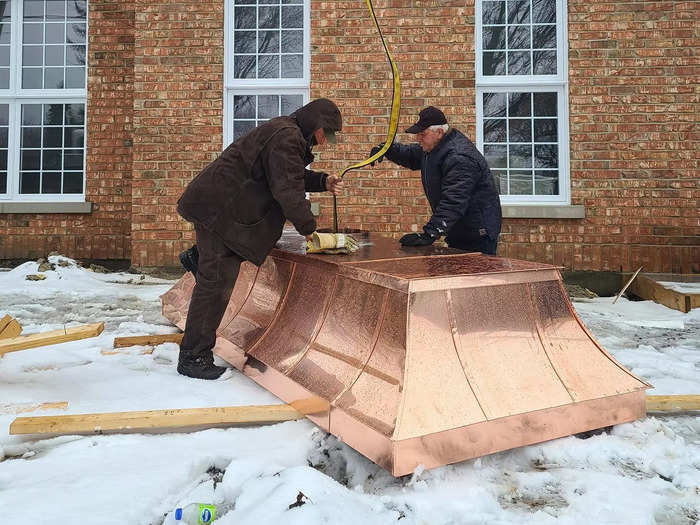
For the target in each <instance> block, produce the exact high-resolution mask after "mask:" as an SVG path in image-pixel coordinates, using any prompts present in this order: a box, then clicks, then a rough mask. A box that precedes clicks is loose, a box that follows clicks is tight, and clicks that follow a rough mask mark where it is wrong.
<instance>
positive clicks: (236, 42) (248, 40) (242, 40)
mask: <svg viewBox="0 0 700 525" xmlns="http://www.w3.org/2000/svg"><path fill="white" fill-rule="evenodd" d="M233 35H234V36H233V52H234V53H255V31H234V33H233Z"/></svg>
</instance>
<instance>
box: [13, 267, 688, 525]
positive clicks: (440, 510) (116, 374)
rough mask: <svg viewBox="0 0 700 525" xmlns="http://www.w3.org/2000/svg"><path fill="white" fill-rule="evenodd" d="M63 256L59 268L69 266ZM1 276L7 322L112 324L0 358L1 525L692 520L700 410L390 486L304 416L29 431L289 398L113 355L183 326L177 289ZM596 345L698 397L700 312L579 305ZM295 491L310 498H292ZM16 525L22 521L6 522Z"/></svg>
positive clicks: (66, 271) (164, 284)
mask: <svg viewBox="0 0 700 525" xmlns="http://www.w3.org/2000/svg"><path fill="white" fill-rule="evenodd" d="M61 260H64V261H66V262H64V263H63V264H64V266H61V265H59V263H60V261H61ZM50 262H52V263H54V264H55V265H56V267H55V270H52V271H46V272H42V273H43V274H44V275H46V279H45V280H41V281H28V280H26V279H25V277H26V275H28V274H36V273H38V272H37V263H35V262H27V263H25V264H23V265H21V266H19V267H17V268H14V269H13V270H11V271H4V272H0V290H2V292H1V295H0V316H1V315H3V314H4V313H9V314H10V315H12V316H14V317H16V318H17V319H18V320H19V321H20V323H21V324H22V325H23V327H24V333H31V332H38V331H45V330H53V329H56V328H60V327H63V326H64V325H66V324H67V325H73V324H78V323H91V322H98V321H104V322H105V331H104V333H103V334H102V335H101V336H99V337H96V338H93V339H87V340H82V341H75V342H70V343H64V344H61V345H55V346H52V347H43V348H37V349H32V350H27V351H21V352H13V353H9V354H7V355H5V357H4V358H3V359H2V360H0V523H10V521H9V520H10V518H11V517H12V519H19V521H17V522H18V523H19V522H21V523H31V524H34V525H41V524H52V525H56V524H60V525H73V524H75V525H79V524H84V523H90V524H91V525H108V524H109V525H117V524H118V525H166V524H170V523H173V519H174V517H173V512H172V511H173V509H174V508H175V507H177V506H183V505H186V504H187V503H189V502H194V501H197V502H214V503H216V504H217V505H218V508H219V514H220V515H221V517H220V518H219V520H218V521H217V523H221V525H226V524H229V525H232V524H236V525H242V524H251V525H261V524H268V523H270V524H272V523H275V524H276V523H285V525H293V524H304V525H309V524H310V525H315V524H322V523H330V524H357V523H362V524H363V525H373V524H387V523H398V524H399V525H401V524H417V525H418V524H468V525H472V524H473V525H476V524H489V525H491V524H503V525H505V524H508V525H510V524H521V523H522V524H549V523H556V524H611V525H619V524H630V525H643V524H660V525H661V524H663V525H692V524H696V523H698V521H699V520H700V417H693V416H690V415H685V416H668V417H648V418H646V419H644V420H641V421H637V422H634V423H631V424H625V425H619V426H617V427H615V428H613V430H612V432H611V433H609V434H607V433H603V434H599V435H595V436H592V437H589V438H588V439H581V438H578V437H567V438H563V439H557V440H554V441H550V442H547V443H542V444H539V445H533V446H529V447H524V448H520V449H517V450H512V451H507V452H503V453H499V454H493V455H491V456H487V457H483V458H480V459H476V460H472V461H465V462H463V463H460V464H457V465H451V466H447V467H443V468H439V469H435V470H431V471H422V472H421V471H417V472H415V473H414V474H413V475H412V476H406V477H404V478H399V479H394V478H393V477H391V476H390V475H389V474H387V473H386V472H384V471H383V470H381V469H379V468H378V467H376V466H375V465H374V464H373V463H372V462H370V461H369V460H367V459H365V458H364V457H363V456H361V455H360V454H359V453H357V452H355V451H354V450H352V449H350V448H349V447H347V446H346V445H344V444H343V443H340V442H339V441H338V440H337V439H335V438H334V437H333V436H329V435H327V434H325V433H324V432H322V431H320V430H318V429H317V428H316V427H314V425H313V424H311V423H310V422H308V421H305V420H304V421H294V422H287V423H282V424H277V425H271V426H263V427H257V428H255V427H248V428H231V429H210V430H205V431H200V432H193V433H180V434H158V435H143V434H124V435H103V436H83V437H81V436H65V437H55V438H50V439H36V438H34V439H31V438H27V437H21V436H9V435H8V427H9V425H10V423H11V422H12V420H13V419H14V418H15V417H16V414H15V413H12V412H13V411H14V410H16V407H17V406H18V405H25V404H32V403H42V402H55V401H67V402H68V403H69V407H68V409H67V410H65V411H61V410H53V411H51V410H44V411H40V412H32V413H31V414H29V415H49V414H62V413H84V412H109V411H128V410H149V409H162V408H187V407H204V406H226V405H247V404H272V403H277V402H279V401H278V400H277V399H276V398H275V397H274V396H272V395H271V394H269V393H267V392H266V391H265V390H263V389H262V388H260V387H258V386H257V385H256V384H254V383H253V382H252V381H250V380H249V379H248V378H246V377H244V376H242V375H241V374H239V373H235V374H234V376H233V377H232V378H231V379H229V380H227V381H214V382H207V381H199V380H194V379H189V378H185V377H182V376H179V375H178V374H177V372H176V371H175V363H176V361H177V350H178V348H177V345H175V344H163V345H160V346H158V347H156V348H155V350H154V351H153V353H152V354H147V353H142V351H143V350H144V349H145V348H144V347H132V348H128V349H123V351H122V352H120V353H117V354H106V355H105V354H103V353H102V352H101V351H102V350H111V349H112V341H113V338H114V337H115V336H127V335H140V334H146V333H169V332H175V331H176V329H175V327H173V326H171V325H170V324H169V323H168V321H166V320H165V319H164V318H163V317H162V316H161V314H160V300H159V295H160V294H162V293H164V292H165V291H166V290H167V289H168V288H169V287H170V286H171V284H172V282H171V281H163V280H158V279H154V278H151V277H145V276H144V277H142V276H140V275H134V274H129V273H108V274H100V273H95V272H91V271H88V270H85V269H83V268H80V267H77V266H76V265H75V264H74V263H73V262H72V261H70V260H68V259H66V258H63V257H59V256H52V257H51V258H50ZM574 305H575V307H576V309H577V310H578V312H579V314H580V315H581V317H582V318H583V320H584V322H585V323H586V324H587V326H588V327H589V328H590V329H591V330H592V332H593V333H594V334H595V336H596V337H597V338H598V340H599V341H600V342H601V343H602V344H603V345H604V346H605V347H606V348H607V349H608V350H609V351H611V352H612V353H613V354H614V356H615V357H616V358H617V359H618V360H620V361H621V362H622V363H623V364H624V365H626V366H627V367H628V368H630V369H631V370H632V372H634V373H635V374H637V375H639V376H642V377H643V378H645V379H646V380H648V381H649V382H651V383H652V384H654V385H655V387H656V388H655V389H654V390H652V391H650V392H649V393H651V394H700V309H696V310H695V311H692V312H691V313H689V314H682V313H680V312H676V311H675V310H670V309H668V308H665V307H663V306H660V305H657V304H655V303H651V302H629V301H627V300H625V299H620V300H619V301H618V302H617V303H616V304H615V305H613V304H612V299H611V298H600V299H592V300H585V301H577V302H575V303H574ZM300 493H301V494H303V496H300V498H301V501H302V502H304V504H303V505H299V506H296V507H293V508H291V509H290V508H289V506H290V504H292V503H294V502H296V501H297V497H298V496H299V495H300ZM12 522H13V523H14V521H12Z"/></svg>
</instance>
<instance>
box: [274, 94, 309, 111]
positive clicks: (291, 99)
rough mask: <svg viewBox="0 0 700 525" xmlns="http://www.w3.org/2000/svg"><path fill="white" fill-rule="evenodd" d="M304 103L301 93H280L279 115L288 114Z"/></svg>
mask: <svg viewBox="0 0 700 525" xmlns="http://www.w3.org/2000/svg"><path fill="white" fill-rule="evenodd" d="M303 105H304V97H303V96H302V95H282V101H281V106H282V107H281V111H280V115H289V114H291V113H294V112H295V111H296V110H297V109H299V108H300V107H301V106H303Z"/></svg>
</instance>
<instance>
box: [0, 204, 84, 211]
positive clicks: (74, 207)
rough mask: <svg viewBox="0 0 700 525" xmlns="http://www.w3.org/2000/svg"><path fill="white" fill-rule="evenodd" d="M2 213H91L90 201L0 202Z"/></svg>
mask: <svg viewBox="0 0 700 525" xmlns="http://www.w3.org/2000/svg"><path fill="white" fill-rule="evenodd" d="M2 213H92V202H0V214H2Z"/></svg>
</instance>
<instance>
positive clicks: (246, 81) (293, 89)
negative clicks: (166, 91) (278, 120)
mask: <svg viewBox="0 0 700 525" xmlns="http://www.w3.org/2000/svg"><path fill="white" fill-rule="evenodd" d="M303 4H304V29H303V32H304V44H303V49H302V52H303V54H304V58H303V61H302V67H303V74H302V77H300V78H234V77H233V27H234V21H233V17H234V6H235V4H234V0H225V5H224V94H223V98H224V120H223V145H222V147H223V148H226V147H227V146H228V145H229V144H230V143H231V142H232V141H233V97H234V96H237V95H302V96H303V100H304V104H306V103H307V102H308V101H309V86H310V83H311V29H310V28H311V8H310V0H303Z"/></svg>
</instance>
